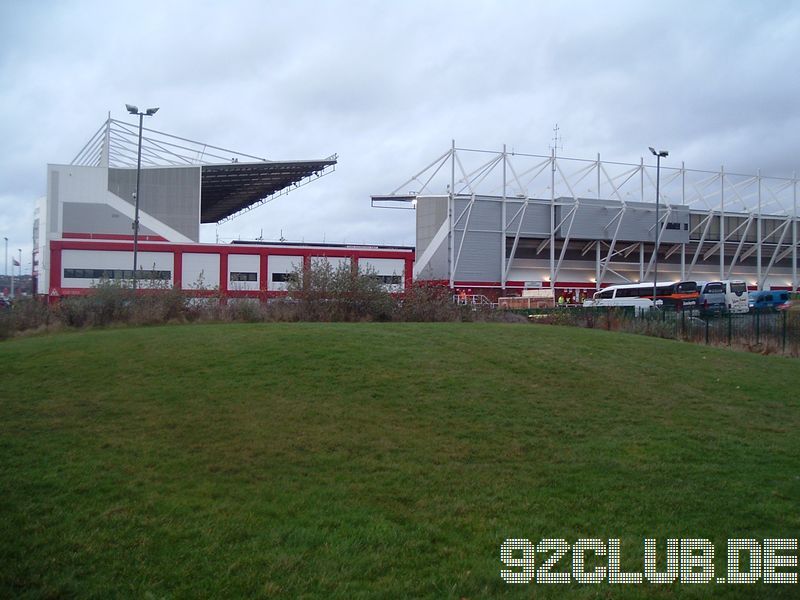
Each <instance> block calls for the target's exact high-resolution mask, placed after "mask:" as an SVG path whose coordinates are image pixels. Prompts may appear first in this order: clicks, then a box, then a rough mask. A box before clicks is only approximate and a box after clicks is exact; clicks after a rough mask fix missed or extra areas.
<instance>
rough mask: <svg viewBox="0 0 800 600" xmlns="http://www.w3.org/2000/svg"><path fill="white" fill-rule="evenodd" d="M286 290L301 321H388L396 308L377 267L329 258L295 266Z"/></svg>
mask: <svg viewBox="0 0 800 600" xmlns="http://www.w3.org/2000/svg"><path fill="white" fill-rule="evenodd" d="M287 289H288V291H289V300H290V301H292V302H294V303H296V310H297V317H298V319H299V320H302V321H387V320H389V319H391V316H392V313H393V311H394V307H395V301H394V299H393V298H392V296H391V295H390V294H389V292H387V291H386V290H385V289H384V288H383V286H382V285H381V282H380V280H379V279H378V277H377V273H376V272H375V271H374V269H371V268H367V269H362V268H360V267H358V268H354V267H352V266H351V265H349V264H342V265H340V266H339V267H338V268H335V269H334V267H333V265H332V264H331V263H330V262H328V261H327V260H312V261H311V264H310V265H308V266H304V267H303V268H299V269H296V270H295V271H294V272H293V273H292V274H291V276H290V278H289V283H288V285H287Z"/></svg>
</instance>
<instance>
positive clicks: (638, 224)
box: [556, 198, 689, 243]
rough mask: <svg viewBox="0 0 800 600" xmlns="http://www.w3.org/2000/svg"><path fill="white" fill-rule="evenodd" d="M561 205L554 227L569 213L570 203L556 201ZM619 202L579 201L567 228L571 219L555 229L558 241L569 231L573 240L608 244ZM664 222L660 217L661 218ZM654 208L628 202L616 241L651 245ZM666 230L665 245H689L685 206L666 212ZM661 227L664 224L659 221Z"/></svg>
mask: <svg viewBox="0 0 800 600" xmlns="http://www.w3.org/2000/svg"><path fill="white" fill-rule="evenodd" d="M558 202H559V203H560V204H562V205H561V206H558V207H557V215H556V225H558V223H560V222H561V221H562V219H564V218H565V217H568V215H569V211H570V210H572V205H571V203H572V202H573V201H572V200H570V199H563V198H559V200H558ZM621 208H622V207H621V205H620V204H619V203H618V202H613V201H604V200H592V199H581V200H580V202H579V206H578V209H577V212H576V213H575V216H574V220H572V226H571V228H570V221H571V219H570V218H567V220H566V221H565V222H564V224H563V225H562V226H561V227H560V228H559V229H558V231H557V234H558V236H559V237H565V236H566V234H567V230H568V228H569V229H570V237H571V238H572V239H585V240H594V239H601V240H610V239H611V238H612V237H613V236H614V231H615V230H616V228H617V221H616V217H617V215H618V214H619V211H620V210H621ZM660 213H661V215H664V214H667V207H663V206H662V207H661V209H660ZM661 218H662V219H663V218H664V217H663V216H662V217H661ZM655 219H656V214H655V206H654V205H653V204H645V203H641V202H629V203H627V204H626V206H625V211H624V213H623V215H622V223H621V224H620V226H619V232H618V234H617V239H618V240H620V241H631V242H648V241H650V242H652V241H654V240H655V227H654V225H655ZM668 219H669V220H668V225H667V229H666V230H664V233H663V234H662V235H661V240H662V241H663V242H664V243H681V242H688V241H689V210H688V208H687V207H685V206H673V207H671V209H670V211H669V217H668ZM662 226H663V221H662Z"/></svg>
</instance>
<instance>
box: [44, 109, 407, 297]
mask: <svg viewBox="0 0 800 600" xmlns="http://www.w3.org/2000/svg"><path fill="white" fill-rule="evenodd" d="M141 144H142V146H141V165H142V166H141V171H140V178H141V179H140V182H139V190H140V198H139V202H138V206H137V203H136V195H135V192H136V186H137V153H138V127H137V126H135V125H131V124H129V123H126V122H124V121H119V120H116V119H112V118H111V117H110V116H109V118H108V120H107V121H106V122H105V123H104V124H103V125H102V127H100V129H98V130H97V132H96V133H95V134H94V135H93V136H92V137H91V139H90V140H89V141H88V142H87V143H86V145H85V146H84V147H83V149H82V150H81V151H80V152H79V153H78V155H77V156H76V157H75V159H74V160H73V161H72V162H71V163H70V164H67V165H59V164H51V165H48V167H47V195H46V196H45V197H44V198H42V199H40V200H39V201H38V203H37V207H36V209H35V217H34V231H33V238H34V244H33V245H34V256H33V264H34V269H35V272H34V277H35V285H36V290H37V293H38V294H40V295H47V296H48V297H50V298H58V297H62V296H69V295H79V294H85V293H87V292H88V291H89V290H91V288H92V287H93V286H94V285H96V284H97V282H98V281H100V280H101V279H109V280H112V281H117V282H129V281H131V280H133V264H134V246H136V252H137V255H138V256H137V263H136V264H137V270H136V273H137V277H138V279H139V280H141V281H142V282H143V284H142V287H144V286H145V285H149V286H150V287H156V288H158V287H175V288H177V289H181V290H185V291H186V292H187V293H194V294H198V295H202V294H204V293H211V291H213V292H214V293H219V294H221V295H223V296H225V297H233V298H236V297H250V298H261V299H267V298H270V297H274V296H280V295H282V294H285V290H286V285H287V281H288V278H289V275H290V274H291V273H292V272H293V271H294V270H296V269H298V268H303V266H305V265H308V264H310V263H311V261H314V260H324V261H328V262H330V263H331V264H332V266H333V267H334V268H336V267H338V266H339V265H341V264H343V263H345V264H346V263H349V264H351V265H353V266H354V267H359V268H362V269H365V270H367V269H368V270H369V272H370V273H373V274H374V276H376V277H378V278H379V280H380V281H381V282H382V284H383V285H384V286H385V287H386V288H387V289H389V290H390V291H402V290H403V289H404V287H405V286H406V285H407V284H408V283H409V282H410V278H411V273H412V269H413V260H414V251H413V248H409V247H387V246H363V245H361V246H359V245H347V244H305V243H303V244H297V243H291V242H285V241H277V242H266V243H265V242H260V241H252V240H251V241H245V240H242V241H235V242H233V243H230V244H206V243H200V224H201V223H217V222H223V221H226V220H229V219H232V218H234V217H237V216H239V215H242V214H244V213H246V212H247V211H249V210H251V209H253V208H254V207H256V206H259V205H261V204H264V203H266V202H269V201H271V200H273V199H275V198H276V197H279V196H281V195H284V194H287V193H288V192H290V191H292V190H294V189H297V188H298V187H301V186H303V185H306V184H308V183H311V182H312V181H314V180H316V179H319V178H320V177H323V176H324V175H326V174H328V173H330V172H332V171H333V170H334V168H335V166H336V161H337V157H336V156H335V155H333V156H328V157H327V158H323V159H313V160H295V161H271V160H266V159H263V158H259V157H256V156H251V155H247V154H242V153H240V152H235V151H232V150H227V149H224V148H219V147H215V146H211V145H209V144H204V143H201V142H196V141H192V140H188V139H186V138H181V137H177V136H174V135H171V134H167V133H163V132H159V131H156V130H152V129H147V128H143V135H142V140H141ZM137 209H138V220H139V230H138V236H134V231H133V226H134V221H135V219H136V211H137ZM135 237H136V238H137V239H134V238H135Z"/></svg>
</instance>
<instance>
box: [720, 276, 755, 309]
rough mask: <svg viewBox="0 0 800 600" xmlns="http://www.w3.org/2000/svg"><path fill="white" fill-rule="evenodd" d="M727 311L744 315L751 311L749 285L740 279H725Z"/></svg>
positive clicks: (723, 281)
mask: <svg viewBox="0 0 800 600" xmlns="http://www.w3.org/2000/svg"><path fill="white" fill-rule="evenodd" d="M721 283H722V284H723V285H724V286H725V310H726V311H727V312H729V313H732V314H743V313H746V312H748V311H749V310H750V305H749V301H748V294H747V284H746V283H745V282H744V281H742V280H740V279H724V280H722V282H721Z"/></svg>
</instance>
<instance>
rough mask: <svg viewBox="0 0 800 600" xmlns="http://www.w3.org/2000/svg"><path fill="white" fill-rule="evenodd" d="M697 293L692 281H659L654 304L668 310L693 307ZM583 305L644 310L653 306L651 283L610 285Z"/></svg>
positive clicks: (695, 285)
mask: <svg viewBox="0 0 800 600" xmlns="http://www.w3.org/2000/svg"><path fill="white" fill-rule="evenodd" d="M699 295H700V294H699V292H698V291H697V283H696V282H694V281H677V282H672V283H659V284H658V285H657V286H656V298H655V305H656V306H662V307H664V308H666V309H668V310H682V309H684V308H688V309H694V308H695V307H696V305H697V298H698V296H699ZM584 306H635V307H637V308H638V309H639V310H644V309H646V308H649V307H652V306H653V284H652V283H650V284H648V283H631V284H625V285H612V286H609V287H607V288H603V289H602V290H600V291H599V292H596V293H595V294H594V296H593V297H592V299H591V300H587V301H586V302H585V303H584Z"/></svg>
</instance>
